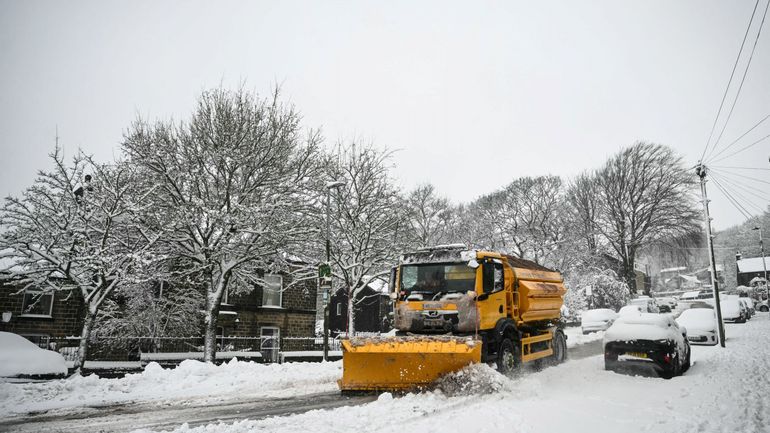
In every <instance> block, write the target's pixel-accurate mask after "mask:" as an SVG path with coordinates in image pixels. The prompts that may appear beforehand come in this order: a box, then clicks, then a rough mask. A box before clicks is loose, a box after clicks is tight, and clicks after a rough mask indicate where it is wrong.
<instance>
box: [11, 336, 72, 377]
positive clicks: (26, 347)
mask: <svg viewBox="0 0 770 433" xmlns="http://www.w3.org/2000/svg"><path fill="white" fill-rule="evenodd" d="M0 348H2V350H0V377H14V376H19V375H48V374H60V375H65V374H67V364H66V363H65V361H64V357H63V356H61V355H60V354H58V353H56V352H54V351H51V350H45V349H41V348H39V347H37V346H36V345H35V344H34V343H32V342H31V341H29V340H27V339H26V338H24V337H22V336H20V335H17V334H12V333H10V332H0Z"/></svg>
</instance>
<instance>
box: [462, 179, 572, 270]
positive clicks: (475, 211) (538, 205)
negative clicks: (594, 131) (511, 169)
mask: <svg viewBox="0 0 770 433" xmlns="http://www.w3.org/2000/svg"><path fill="white" fill-rule="evenodd" d="M469 212H470V213H471V214H472V215H473V222H474V223H475V224H476V225H477V227H479V228H480V230H479V231H477V232H476V233H477V237H476V239H474V241H473V244H474V246H477V247H481V248H491V249H493V250H499V251H502V252H506V253H509V254H513V255H516V256H519V257H522V258H528V259H532V260H534V261H536V262H538V263H541V264H547V265H550V266H557V267H558V266H561V265H562V261H563V260H561V258H563V257H564V256H562V255H560V254H559V251H560V248H562V244H563V243H564V242H565V241H566V237H565V236H566V234H567V231H566V229H565V226H566V218H565V215H566V211H565V209H564V199H563V191H562V183H561V179H560V178H559V177H557V176H540V177H534V178H533V177H522V178H519V179H515V180H514V181H513V182H511V183H510V184H509V185H507V186H506V187H505V188H503V189H501V190H498V191H495V192H493V193H491V194H487V195H484V196H482V197H480V198H479V199H477V200H476V201H474V202H473V203H472V204H471V205H470V206H469Z"/></svg>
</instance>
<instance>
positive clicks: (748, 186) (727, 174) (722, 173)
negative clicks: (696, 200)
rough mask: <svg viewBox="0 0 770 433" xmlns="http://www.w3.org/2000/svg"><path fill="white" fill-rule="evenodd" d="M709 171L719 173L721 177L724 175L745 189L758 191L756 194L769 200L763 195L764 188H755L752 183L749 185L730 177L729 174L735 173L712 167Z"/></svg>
mask: <svg viewBox="0 0 770 433" xmlns="http://www.w3.org/2000/svg"><path fill="white" fill-rule="evenodd" d="M711 172H712V173H716V174H718V175H720V176H721V177H724V178H725V179H729V180H731V181H732V182H734V183H736V184H738V185H740V186H742V187H744V188H746V189H747V190H752V191H756V192H757V193H758V195H762V197H764V198H765V200H770V196H766V195H765V194H766V190H764V189H760V188H757V187H755V186H753V185H749V184H747V183H743V182H745V181H738V180H737V179H734V178H732V177H731V176H735V174H733V173H727V172H723V171H721V170H714V169H711Z"/></svg>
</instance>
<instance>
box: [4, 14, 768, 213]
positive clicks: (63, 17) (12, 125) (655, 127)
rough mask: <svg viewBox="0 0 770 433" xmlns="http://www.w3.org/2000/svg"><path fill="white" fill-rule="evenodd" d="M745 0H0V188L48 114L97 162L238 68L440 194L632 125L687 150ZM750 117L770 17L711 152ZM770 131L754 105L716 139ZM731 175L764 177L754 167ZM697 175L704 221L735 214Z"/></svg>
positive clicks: (695, 153)
mask: <svg viewBox="0 0 770 433" xmlns="http://www.w3.org/2000/svg"><path fill="white" fill-rule="evenodd" d="M765 1H766V0H760V5H759V7H758V10H757V20H756V21H755V25H754V27H753V30H752V32H751V34H750V35H749V40H748V41H747V50H748V49H750V48H751V45H752V44H753V42H754V36H755V34H756V29H757V28H758V24H759V19H760V18H761V16H762V13H763V12H764V7H765V4H766V3H765ZM753 8H754V0H742V1H679V2H670V1H643V2H642V1H639V2H633V3H632V2H624V1H615V0H612V1H592V2H576V1H562V2H557V1H554V2H509V1H505V2H502V1H501V2H457V3H455V2H447V1H436V2H427V1H423V2H415V1H403V2H400V1H387V2H353V1H349V2H299V1H292V2H287V1H282V2H278V1H275V2H245V1H244V2H238V1H226V2H221V1H218V2H190V1H185V2H182V1H160V2H155V1H153V2H150V1H136V0H134V1H125V2H120V3H118V2H111V1H98V2H97V1H94V2H85V1H67V2H61V1H56V2H54V1H50V2H48V1H34V2H28V1H20V0H19V1H9V0H0V150H1V151H2V153H0V194H2V195H7V194H18V193H19V192H20V191H21V190H22V189H23V188H24V187H26V186H28V185H29V184H31V182H32V180H33V179H34V175H35V171H36V170H37V169H39V168H42V167H46V166H47V165H48V161H47V160H46V158H47V154H48V153H49V152H50V151H51V150H52V149H53V146H54V135H55V128H56V125H58V128H59V136H60V143H61V145H62V146H64V148H65V151H66V152H67V153H68V154H71V153H73V152H74V151H75V150H76V149H77V148H78V147H81V148H83V149H85V150H86V151H88V152H91V153H93V154H95V155H96V156H97V157H99V158H101V159H103V160H108V159H111V158H112V157H113V154H117V153H118V152H119V143H120V140H121V136H122V133H123V131H124V130H125V128H126V127H127V126H128V125H129V124H130V122H131V121H132V120H133V119H135V118H136V116H137V115H141V116H143V117H149V118H164V119H166V118H169V117H172V116H173V117H174V118H176V119H180V118H185V117H186V116H187V115H188V114H189V113H190V112H191V110H192V109H193V107H194V101H195V99H196V97H197V95H198V94H199V93H200V92H201V91H202V90H204V89H207V88H211V87H216V86H219V85H220V84H221V85H223V86H225V87H237V86H238V85H239V84H240V83H242V82H245V83H246V87H247V88H250V89H254V90H256V91H257V92H259V93H261V94H265V93H267V92H269V90H270V89H271V87H273V86H274V85H275V83H280V85H281V87H282V89H283V94H284V96H285V97H286V98H287V99H289V100H290V101H291V102H293V103H294V104H295V105H296V106H297V108H298V109H299V110H300V111H301V112H302V113H303V115H304V124H305V126H306V127H321V128H322V129H323V131H324V135H325V137H326V139H327V143H328V144H332V143H334V142H336V141H337V140H349V139H351V138H354V137H358V138H363V139H365V140H367V141H372V142H374V143H375V144H377V145H379V146H383V147H388V148H390V149H397V150H398V152H397V153H396V154H395V157H394V162H395V164H396V165H397V168H396V170H395V174H396V176H397V177H398V179H399V182H400V184H401V185H403V186H404V187H405V188H412V187H414V186H416V185H417V184H419V183H422V182H431V183H433V184H434V185H436V187H437V189H438V191H439V192H440V193H441V194H443V195H446V196H448V197H450V198H451V199H453V200H454V201H469V200H472V199H473V198H475V197H477V196H478V195H481V194H484V193H487V192H491V191H492V190H494V189H497V188H499V187H501V186H503V185H505V184H507V183H508V182H510V181H511V180H512V179H514V178H516V177H518V176H525V175H542V174H549V173H550V174H559V175H562V176H567V177H568V176H573V175H575V174H577V173H579V172H581V171H583V170H587V169H592V168H597V167H598V166H599V165H600V164H601V163H602V162H603V161H604V160H605V159H606V157H607V156H609V155H611V154H613V153H615V152H616V151H618V150H619V149H620V148H622V147H624V146H628V145H630V144H632V143H634V142H635V141H636V140H649V141H654V142H658V143H663V144H666V145H669V146H672V147H673V148H675V149H676V150H677V151H678V152H679V153H680V154H681V155H682V156H683V157H684V158H685V160H686V161H687V162H688V163H691V164H695V163H696V162H697V160H698V158H699V157H700V155H701V152H702V151H703V149H704V146H705V142H706V139H707V137H708V134H709V131H710V129H711V125H712V122H713V120H714V116H715V115H716V111H717V108H718V106H719V102H720V100H721V98H722V94H723V92H724V87H725V85H726V83H727V79H728V77H729V75H730V71H731V69H732V66H733V62H734V60H735V57H736V55H737V52H738V48H739V46H740V43H741V40H742V38H743V35H744V32H745V29H746V25H747V23H748V20H749V17H750V15H751V11H752V9H753ZM767 24H768V27H770V23H767ZM747 54H748V53H747ZM746 58H748V56H746ZM744 62H745V60H744ZM744 62H741V64H740V65H739V68H738V72H737V73H736V75H737V79H739V78H740V76H741V74H742V71H743V65H744V64H745V63H744ZM737 79H736V80H737ZM736 84H737V83H736ZM731 100H732V99H731V98H730V97H728V104H727V105H728V107H729V103H730V102H731ZM767 114H770V28H766V29H764V31H763V33H762V35H761V38H760V40H759V44H758V45H757V49H756V52H755V54H754V59H753V61H752V65H751V69H750V70H749V73H748V76H747V78H746V82H745V84H744V87H743V90H742V93H741V97H740V100H739V101H738V104H737V105H736V107H735V112H734V114H733V116H732V120H731V121H730V124H729V125H728V127H727V130H726V132H725V136H724V137H723V141H722V143H723V144H720V148H722V147H724V146H725V145H726V144H728V143H730V142H731V141H733V139H735V138H736V137H737V136H739V135H740V134H742V133H743V132H745V131H746V130H748V129H749V128H750V127H751V126H752V125H754V124H755V123H756V122H758V121H759V120H760V119H762V118H763V117H764V116H766V115H767ZM768 134H770V120H768V122H766V123H765V124H763V125H761V126H760V127H759V128H757V129H756V130H755V131H753V132H752V133H751V134H750V135H749V136H747V137H746V139H744V140H742V141H741V142H739V143H737V144H736V145H735V146H733V148H732V149H736V150H737V149H740V148H741V147H743V146H744V145H747V144H750V143H751V142H753V141H755V140H756V139H759V138H761V137H764V136H765V135H768ZM730 152H732V150H730ZM725 154H728V153H725ZM769 156H770V140H768V141H765V142H763V143H760V144H758V145H755V146H753V147H752V148H750V149H749V150H746V151H744V152H742V153H740V154H738V155H736V156H735V157H731V158H729V159H727V160H725V161H722V162H721V164H720V165H726V166H741V167H758V168H765V169H766V168H770V164H769V163H768V157H769ZM732 173H738V174H741V175H749V176H751V177H756V178H760V179H762V180H764V181H765V182H768V181H770V171H766V170H764V171H763V170H732ZM734 179H738V180H740V181H745V182H747V183H748V184H749V185H751V186H753V187H754V188H756V189H755V190H749V191H752V192H753V193H754V194H755V195H752V194H749V193H748V192H746V190H745V189H744V190H743V192H742V194H743V195H744V197H745V198H746V199H750V201H752V202H753V203H754V205H755V206H760V207H762V208H764V207H765V206H767V204H768V202H767V200H765V201H762V200H761V199H760V197H759V196H765V197H766V196H768V195H770V185H769V184H766V183H758V182H754V181H751V180H748V179H745V178H740V177H738V178H735V177H734ZM734 185H735V184H734ZM710 188H711V189H710V191H711V192H710V193H711V194H712V195H713V199H714V200H713V204H712V211H713V212H712V213H713V216H714V218H715V221H714V223H715V226H716V227H719V228H725V227H727V226H729V225H733V224H736V223H739V222H741V221H742V220H743V219H744V218H743V217H742V216H741V214H740V213H739V212H738V211H737V210H736V209H735V208H734V207H733V206H731V205H730V204H729V203H728V202H727V200H726V199H724V197H723V196H722V195H721V194H720V193H719V192H718V191H717V190H716V188H714V187H713V185H712V184H710ZM745 201H749V200H745ZM745 206H747V207H748V208H749V209H750V210H752V211H753V212H754V213H756V212H757V209H756V208H753V209H752V208H751V207H749V206H750V205H748V204H745Z"/></svg>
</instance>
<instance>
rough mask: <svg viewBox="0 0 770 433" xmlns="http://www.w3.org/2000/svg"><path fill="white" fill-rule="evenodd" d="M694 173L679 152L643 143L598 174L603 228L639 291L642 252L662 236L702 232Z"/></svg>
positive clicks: (601, 226) (632, 286) (630, 279)
mask: <svg viewBox="0 0 770 433" xmlns="http://www.w3.org/2000/svg"><path fill="white" fill-rule="evenodd" d="M692 187H693V179H692V176H691V175H690V174H689V173H687V171H685V169H684V168H683V167H682V160H681V158H680V157H678V156H677V155H675V154H674V152H673V151H672V150H671V149H670V148H668V147H666V146H662V145H659V144H651V143H644V142H639V143H636V144H634V145H633V146H631V147H629V148H627V149H624V150H622V151H621V152H620V153H618V154H617V155H615V156H614V157H612V158H611V159H610V160H609V161H607V163H606V164H605V165H604V167H603V168H602V169H601V170H599V171H598V172H597V191H598V197H599V209H600V212H599V218H598V221H597V223H598V224H597V228H598V229H599V231H600V232H601V233H602V234H603V236H604V238H605V239H606V240H607V242H608V243H609V245H610V246H611V247H612V249H613V250H614V251H615V253H616V254H617V255H618V256H619V257H620V258H621V260H622V265H623V271H624V272H623V273H624V275H623V278H625V280H626V282H627V283H628V285H629V286H630V287H631V289H632V291H634V292H636V291H637V290H638V288H637V287H636V278H635V271H634V262H635V259H636V257H637V252H638V251H639V250H640V249H642V248H644V247H645V246H647V245H649V244H650V243H652V242H655V241H657V240H659V239H664V238H667V237H675V236H680V235H683V234H686V233H689V232H692V231H694V230H697V221H698V216H699V214H698V212H697V208H696V207H695V205H694V201H693V197H692V196H691V194H690V193H691V188H692Z"/></svg>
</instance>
